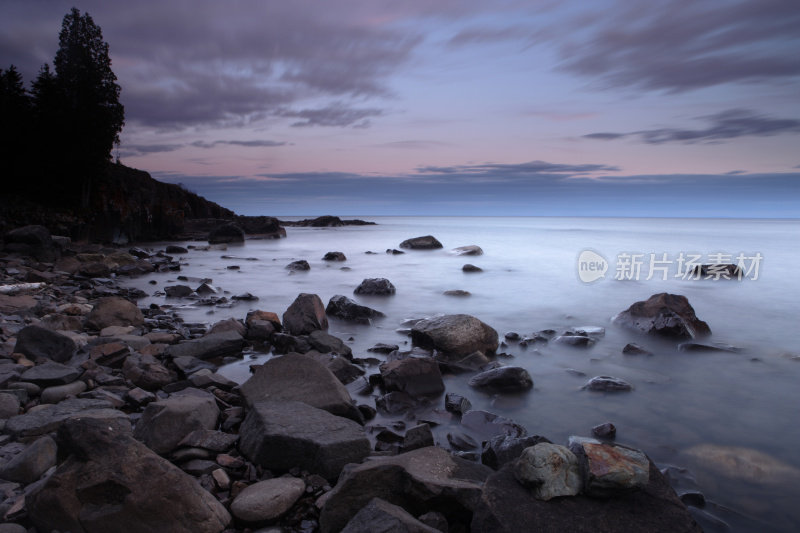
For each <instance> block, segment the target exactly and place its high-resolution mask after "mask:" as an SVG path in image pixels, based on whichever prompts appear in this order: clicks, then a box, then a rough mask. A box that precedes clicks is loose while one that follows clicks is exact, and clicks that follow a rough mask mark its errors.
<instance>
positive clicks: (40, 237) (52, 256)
mask: <svg viewBox="0 0 800 533" xmlns="http://www.w3.org/2000/svg"><path fill="white" fill-rule="evenodd" d="M5 249H6V251H8V252H15V253H19V254H22V255H29V256H31V257H33V258H34V259H36V260H37V261H43V262H46V263H52V262H53V261H55V260H56V259H58V257H59V255H60V252H59V248H58V246H57V245H56V243H55V242H54V241H53V238H52V236H51V235H50V232H49V231H48V230H47V228H45V227H44V226H23V227H21V228H17V229H13V230H11V231H9V232H8V233H6V235H5Z"/></svg>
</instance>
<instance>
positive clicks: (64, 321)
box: [0, 227, 708, 533]
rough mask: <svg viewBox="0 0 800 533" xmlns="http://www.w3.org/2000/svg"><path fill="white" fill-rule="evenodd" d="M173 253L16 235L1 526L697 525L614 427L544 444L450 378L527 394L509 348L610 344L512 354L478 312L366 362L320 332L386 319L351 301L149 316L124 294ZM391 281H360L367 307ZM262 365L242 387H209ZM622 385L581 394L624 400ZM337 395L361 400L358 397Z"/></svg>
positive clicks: (547, 335)
mask: <svg viewBox="0 0 800 533" xmlns="http://www.w3.org/2000/svg"><path fill="white" fill-rule="evenodd" d="M183 251H184V250H183V249H182V248H181V247H179V246H175V247H171V248H165V249H164V250H156V251H151V250H145V249H143V248H139V247H133V248H125V249H119V248H101V247H99V246H78V245H73V244H72V243H70V242H69V240H68V239H63V238H54V237H51V236H50V235H49V234H48V233H47V232H46V230H44V229H43V228H35V227H34V228H24V231H22V230H17V234H16V235H12V236H10V237H9V236H7V238H6V250H5V252H4V253H2V254H0V273H1V274H2V278H1V279H0V313H1V314H2V319H0V328H2V329H0V341H2V344H1V345H0V428H1V429H2V431H0V487H2V489H3V500H2V503H0V514H1V515H2V518H3V520H4V521H7V522H8V524H4V525H0V528H5V529H2V530H1V531H17V530H18V531H25V530H28V528H31V527H35V528H36V530H37V531H51V530H61V531H64V530H69V531H112V530H113V531H142V530H147V531H209V532H219V531H231V532H233V531H254V530H258V531H304V532H314V531H322V532H336V531H347V532H349V533H353V532H367V531H376V530H378V531H419V532H433V531H443V532H448V531H449V532H464V531H475V532H477V531H481V532H495V531H497V532H500V531H508V532H511V531H515V532H516V531H609V532H616V531H620V532H621V531H664V532H667V531H669V532H674V531H687V532H688V531H701V528H700V526H699V525H698V524H697V523H696V522H695V520H694V518H693V516H692V514H690V512H689V511H688V510H687V507H686V505H685V504H684V501H682V500H685V499H686V497H687V496H686V494H684V495H682V497H681V498H679V497H678V496H677V494H676V493H675V491H674V490H673V489H672V488H671V487H670V485H669V482H668V480H667V477H665V475H664V474H663V473H662V472H661V471H659V469H658V468H657V467H656V466H655V465H654V464H653V463H652V461H650V459H649V458H648V457H647V456H646V455H645V453H644V452H642V451H640V450H635V449H632V448H629V447H627V446H624V445H623V444H618V443H616V442H615V440H614V431H613V425H610V424H606V425H602V426H598V428H595V435H594V436H592V437H588V436H586V437H580V436H575V437H573V438H571V439H570V440H569V442H566V443H561V444H558V443H551V442H550V441H549V440H548V439H547V438H545V437H543V436H538V435H528V434H527V431H526V429H525V428H524V427H522V426H521V425H519V424H517V423H516V422H514V421H513V420H510V419H507V418H504V417H500V416H497V415H495V414H493V413H489V412H486V411H478V410H472V409H471V406H470V402H469V399H468V398H465V397H463V396H459V395H457V394H454V393H451V392H448V391H447V390H446V386H445V381H444V380H443V378H442V375H443V374H447V373H452V372H460V373H463V372H468V373H471V378H470V385H471V386H473V387H475V388H477V389H488V390H492V391H495V392H497V393H498V394H524V393H526V392H527V391H528V390H530V389H531V387H532V386H533V380H532V378H531V376H530V375H529V374H528V373H527V372H526V371H525V370H524V369H521V368H518V367H513V366H505V365H503V364H501V362H500V359H502V353H498V350H499V349H501V348H502V343H503V342H530V343H535V342H539V341H540V340H541V339H551V342H564V343H568V344H573V345H579V344H580V343H584V344H586V343H590V342H592V341H593V339H594V338H596V337H597V336H598V335H601V334H602V332H600V331H597V330H591V329H587V330H585V331H584V330H581V331H570V332H566V331H565V332H561V333H562V334H561V335H557V333H558V332H541V339H539V338H522V337H520V336H517V337H516V338H514V335H512V334H506V338H505V340H503V339H500V338H499V336H498V334H497V332H496V331H495V330H494V329H493V328H491V327H490V326H488V325H487V324H485V323H483V322H482V321H481V320H480V319H478V318H477V317H473V316H469V315H447V316H443V317H431V318H428V319H422V320H418V321H413V322H412V323H409V324H406V327H407V329H408V333H409V335H410V340H411V344H412V348H411V349H410V350H407V351H403V350H400V348H399V347H398V346H392V345H376V346H374V347H373V348H371V349H370V350H369V352H371V353H363V354H354V353H352V350H351V349H350V348H349V347H348V346H347V343H346V341H345V340H343V339H339V338H337V337H334V336H332V335H330V334H328V333H327V328H328V319H327V317H328V316H335V317H337V318H338V319H341V320H352V321H356V322H360V323H369V322H370V320H372V319H373V318H374V317H376V316H378V315H376V313H377V311H375V310H373V309H370V308H368V307H365V306H362V305H359V304H357V303H356V302H355V301H353V300H352V299H350V298H348V297H347V296H345V295H336V296H334V297H333V298H331V300H330V302H328V304H327V306H326V305H325V304H324V303H323V302H322V301H321V300H320V298H319V297H318V296H317V295H314V294H300V295H298V297H297V299H296V300H295V301H294V303H292V305H291V306H289V308H288V309H286V310H277V309H267V308H265V309H258V310H253V311H250V312H248V313H247V315H246V316H243V317H241V318H240V319H228V320H223V321H220V322H217V323H215V324H193V323H186V322H184V321H183V320H182V319H181V317H180V316H179V315H178V314H176V313H175V312H174V311H172V310H171V309H170V308H169V307H168V306H164V307H161V306H159V305H156V304H153V305H150V306H149V307H147V308H139V307H138V306H137V305H136V301H137V299H139V298H140V297H142V296H143V295H144V294H143V293H141V292H140V291H136V290H134V289H127V288H124V287H123V286H121V285H120V283H119V282H118V281H119V280H120V279H122V278H124V277H125V276H135V275H140V274H144V273H147V272H153V271H174V272H178V271H180V268H181V262H180V260H179V257H180V254H181V253H182V252H183ZM382 282H386V283H382ZM186 283H187V285H185V287H186V288H187V289H188V291H189V293H192V294H195V293H196V294H198V295H199V296H201V297H202V295H203V294H204V293H205V291H206V289H204V288H203V286H204V285H206V284H205V283H203V282H202V280H188V279H187V280H186ZM188 283H192V284H193V285H191V286H190V285H188ZM387 283H388V280H380V279H371V280H365V283H363V284H362V286H364V288H363V289H362V291H370V290H372V289H374V290H385V289H386V285H387ZM388 284H389V285H391V284H390V283H388ZM173 287H180V285H175V286H173ZM208 289H209V290H211V293H207V294H209V296H207V297H208V298H210V299H211V300H212V301H214V300H213V298H214V297H213V288H212V287H208ZM174 290H177V289H174ZM357 290H358V289H357ZM246 296H247V295H238V297H240V298H243V299H244V298H246ZM215 302H216V303H219V300H216V301H215ZM251 303H252V302H251ZM280 311H284V312H283V314H282V315H281V316H279V315H278V313H279V312H280ZM615 320H616V322H617V323H618V324H620V325H622V326H624V327H630V328H634V329H639V330H644V331H647V332H649V333H652V334H658V335H667V336H670V337H674V338H678V339H683V340H686V339H693V338H695V337H696V336H699V335H701V334H702V333H705V332H707V329H708V326H707V325H706V324H705V323H704V322H702V321H700V320H699V319H698V318H697V317H696V316H694V311H693V309H692V308H691V306H690V305H689V304H688V301H686V299H685V298H683V297H681V296H676V295H654V296H653V297H652V298H650V299H649V300H647V302H638V303H637V304H634V305H632V306H631V308H630V309H628V310H626V311H624V312H622V313H620V315H619V316H618V317H617V318H616V319H615ZM601 329H602V328H601ZM537 335H538V334H537ZM270 352H271V353H273V354H275V357H273V358H271V359H269V360H268V361H267V362H266V363H265V364H263V365H257V366H254V367H252V368H251V370H252V375H251V377H250V379H248V380H247V381H246V382H245V383H242V384H238V383H234V382H232V381H230V380H229V379H227V378H225V377H224V376H222V375H220V374H218V373H217V372H216V369H217V368H218V366H219V365H221V364H224V363H226V362H230V361H235V360H240V359H241V358H242V357H243V354H245V353H270ZM375 354H377V355H375ZM619 381H620V380H616V378H613V377H612V376H596V377H595V378H593V379H591V380H589V381H588V382H587V384H586V387H587V388H590V389H592V390H601V391H606V392H609V391H610V392H611V393H613V392H614V391H623V392H624V391H625V390H626V389H625V387H624V382H623V384H620V383H619ZM345 385H349V386H350V390H354V386H355V388H356V389H359V391H360V392H359V393H358V394H357V395H356V399H355V400H354V398H353V397H352V396H351V394H350V392H349V391H348V388H346V387H345ZM433 403H441V407H440V408H438V409H437V410H436V411H437V412H439V413H440V415H441V416H442V417H447V418H448V419H449V420H456V421H459V423H460V425H459V427H460V430H459V431H452V432H451V433H448V435H447V439H446V442H439V443H435V442H434V436H433V433H432V431H431V428H432V427H433V426H435V425H436V424H437V420H435V419H430V420H428V419H425V420H422V419H418V417H416V416H415V415H414V413H415V410H416V409H417V408H418V407H419V406H420V405H426V406H430V405H431V404H433ZM378 413H380V415H381V422H380V423H376V422H375V421H374V419H375V417H376V414H378ZM387 421H388V422H387ZM693 497H695V498H702V494H699V493H697V494H695V495H693ZM15 526H19V527H17V528H16V529H14V528H15Z"/></svg>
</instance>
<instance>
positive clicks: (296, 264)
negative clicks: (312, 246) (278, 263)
mask: <svg viewBox="0 0 800 533" xmlns="http://www.w3.org/2000/svg"><path fill="white" fill-rule="evenodd" d="M284 268H285V269H286V270H291V271H293V272H301V271H305V270H311V265H309V264H308V261H306V260H305V259H300V260H298V261H292V262H291V263H289V264H288V265H286V266H285V267H284Z"/></svg>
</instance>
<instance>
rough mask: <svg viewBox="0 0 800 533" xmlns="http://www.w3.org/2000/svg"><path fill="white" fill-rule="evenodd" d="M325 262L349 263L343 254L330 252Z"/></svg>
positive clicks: (326, 255) (324, 258)
mask: <svg viewBox="0 0 800 533" xmlns="http://www.w3.org/2000/svg"><path fill="white" fill-rule="evenodd" d="M322 260H323V261H347V257H345V255H344V254H343V253H342V252H328V253H326V254H325V257H323V258H322Z"/></svg>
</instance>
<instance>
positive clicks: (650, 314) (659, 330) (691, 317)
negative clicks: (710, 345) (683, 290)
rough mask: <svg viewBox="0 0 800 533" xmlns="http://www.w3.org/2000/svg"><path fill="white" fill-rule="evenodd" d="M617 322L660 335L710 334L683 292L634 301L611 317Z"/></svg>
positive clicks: (693, 335)
mask: <svg viewBox="0 0 800 533" xmlns="http://www.w3.org/2000/svg"><path fill="white" fill-rule="evenodd" d="M613 322H614V323H615V324H618V325H620V326H623V327H626V328H629V329H633V330H636V331H640V332H642V333H648V334H652V335H659V336H662V337H669V338H676V339H694V338H696V337H702V336H705V335H710V334H711V329H710V328H709V327H708V324H706V323H705V322H703V321H702V320H700V319H699V318H697V315H695V312H694V308H692V306H691V305H689V300H687V299H686V297H685V296H680V295H677V294H667V293H665V292H662V293H660V294H654V295H653V296H651V297H650V298H649V299H648V300H646V301H643V302H636V303H635V304H633V305H631V306H630V307H629V308H628V309H627V310H625V311H623V312H621V313H620V314H618V315H617V316H615V317H614V318H613Z"/></svg>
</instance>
